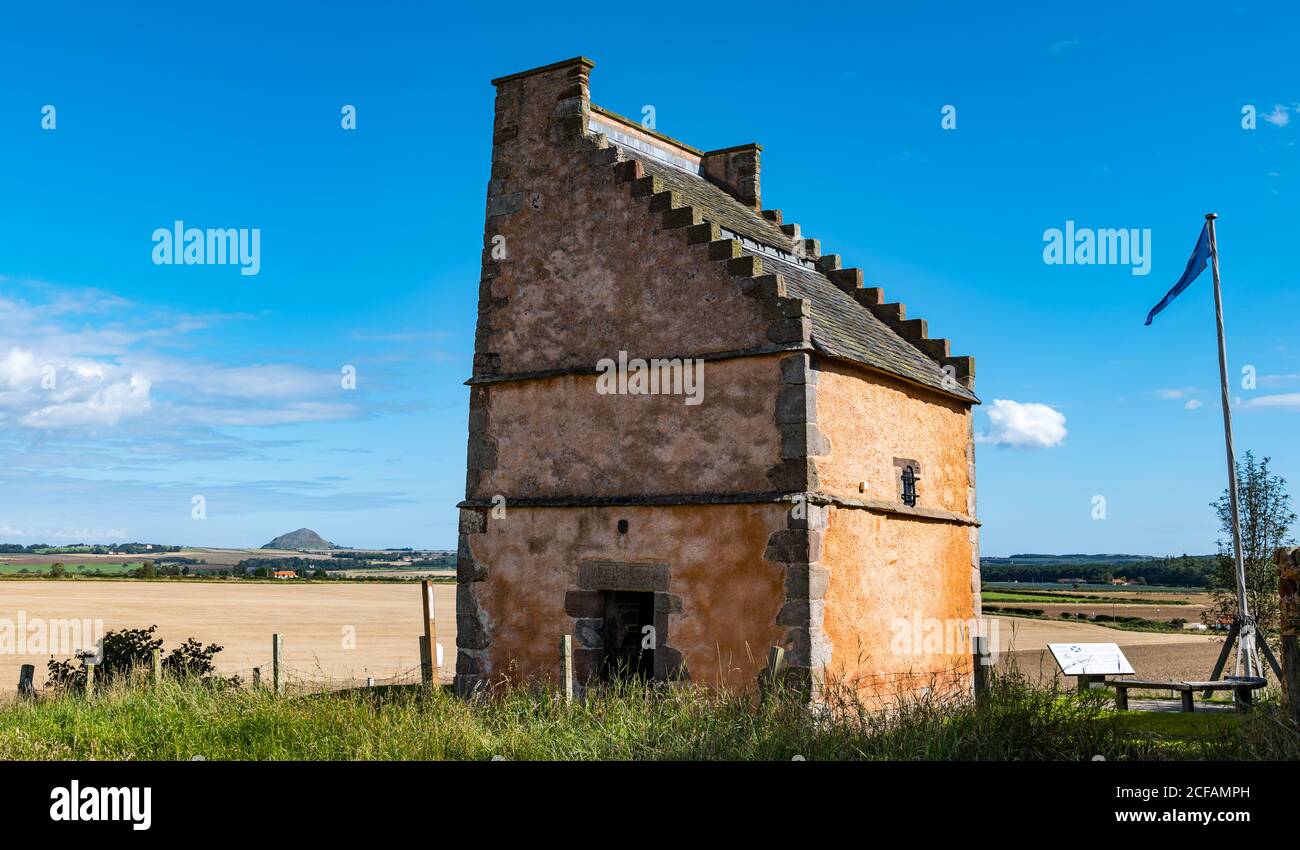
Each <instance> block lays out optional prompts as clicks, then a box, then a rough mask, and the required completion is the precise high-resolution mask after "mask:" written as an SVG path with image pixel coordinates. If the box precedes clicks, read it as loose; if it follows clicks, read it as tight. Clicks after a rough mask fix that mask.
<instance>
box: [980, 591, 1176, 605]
mask: <svg viewBox="0 0 1300 850" xmlns="http://www.w3.org/2000/svg"><path fill="white" fill-rule="evenodd" d="M1186 592H1187V591H1186V588H1184V589H1183V593H1186ZM980 598H981V599H983V600H984V601H985V602H1039V603H1044V602H1046V603H1056V604H1061V605H1070V604H1073V603H1078V602H1087V603H1092V604H1095V605H1190V604H1191V602H1190V600H1187V599H1163V598H1162V599H1142V598H1140V597H1122V596H1100V595H1095V594H1084V593H1051V592H1046V591H1044V592H1042V593H1035V592H1032V591H1030V592H1024V591H1021V592H1015V591H1011V592H1008V591H1004V590H984V591H983V593H982V594H981V595H980Z"/></svg>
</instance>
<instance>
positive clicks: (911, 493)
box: [902, 465, 920, 508]
mask: <svg viewBox="0 0 1300 850" xmlns="http://www.w3.org/2000/svg"><path fill="white" fill-rule="evenodd" d="M902 478H903V504H905V505H907V506H908V507H909V508H914V507H916V482H917V481H918V480H919V479H920V476H919V475H917V474H916V470H915V469H913V468H912V467H911V466H910V465H908V466H905V467H903V476H902Z"/></svg>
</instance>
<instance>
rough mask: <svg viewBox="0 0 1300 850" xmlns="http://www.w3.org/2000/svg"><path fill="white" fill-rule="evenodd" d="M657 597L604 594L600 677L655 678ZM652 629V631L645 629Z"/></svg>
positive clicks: (621, 593) (632, 592) (620, 593)
mask: <svg viewBox="0 0 1300 850" xmlns="http://www.w3.org/2000/svg"><path fill="white" fill-rule="evenodd" d="M654 616H655V596H654V594H653V593H637V592H634V591H628V590H607V591H605V662H604V664H603V665H602V666H601V678H602V679H604V680H605V681H610V680H612V679H646V680H649V679H653V678H654V673H655V651H654V647H655V643H656V640H657V637H658V636H657V635H655V633H654V630H653V626H654ZM647 626H650V627H651V628H650V629H647V628H646V627H647Z"/></svg>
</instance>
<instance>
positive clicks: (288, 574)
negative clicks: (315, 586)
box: [271, 570, 298, 578]
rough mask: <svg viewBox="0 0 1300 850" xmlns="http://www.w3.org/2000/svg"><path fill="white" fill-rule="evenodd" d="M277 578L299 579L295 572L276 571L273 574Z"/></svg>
mask: <svg viewBox="0 0 1300 850" xmlns="http://www.w3.org/2000/svg"><path fill="white" fill-rule="evenodd" d="M271 575H272V576H274V577H275V578H297V577H298V574H297V573H296V572H294V571H293V570H276V571H275V572H273V573H271Z"/></svg>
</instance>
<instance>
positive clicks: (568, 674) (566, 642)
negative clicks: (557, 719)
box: [560, 635, 573, 702]
mask: <svg viewBox="0 0 1300 850" xmlns="http://www.w3.org/2000/svg"><path fill="white" fill-rule="evenodd" d="M560 681H561V687H563V688H564V701H565V702H573V635H565V636H564V637H562V638H560Z"/></svg>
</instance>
